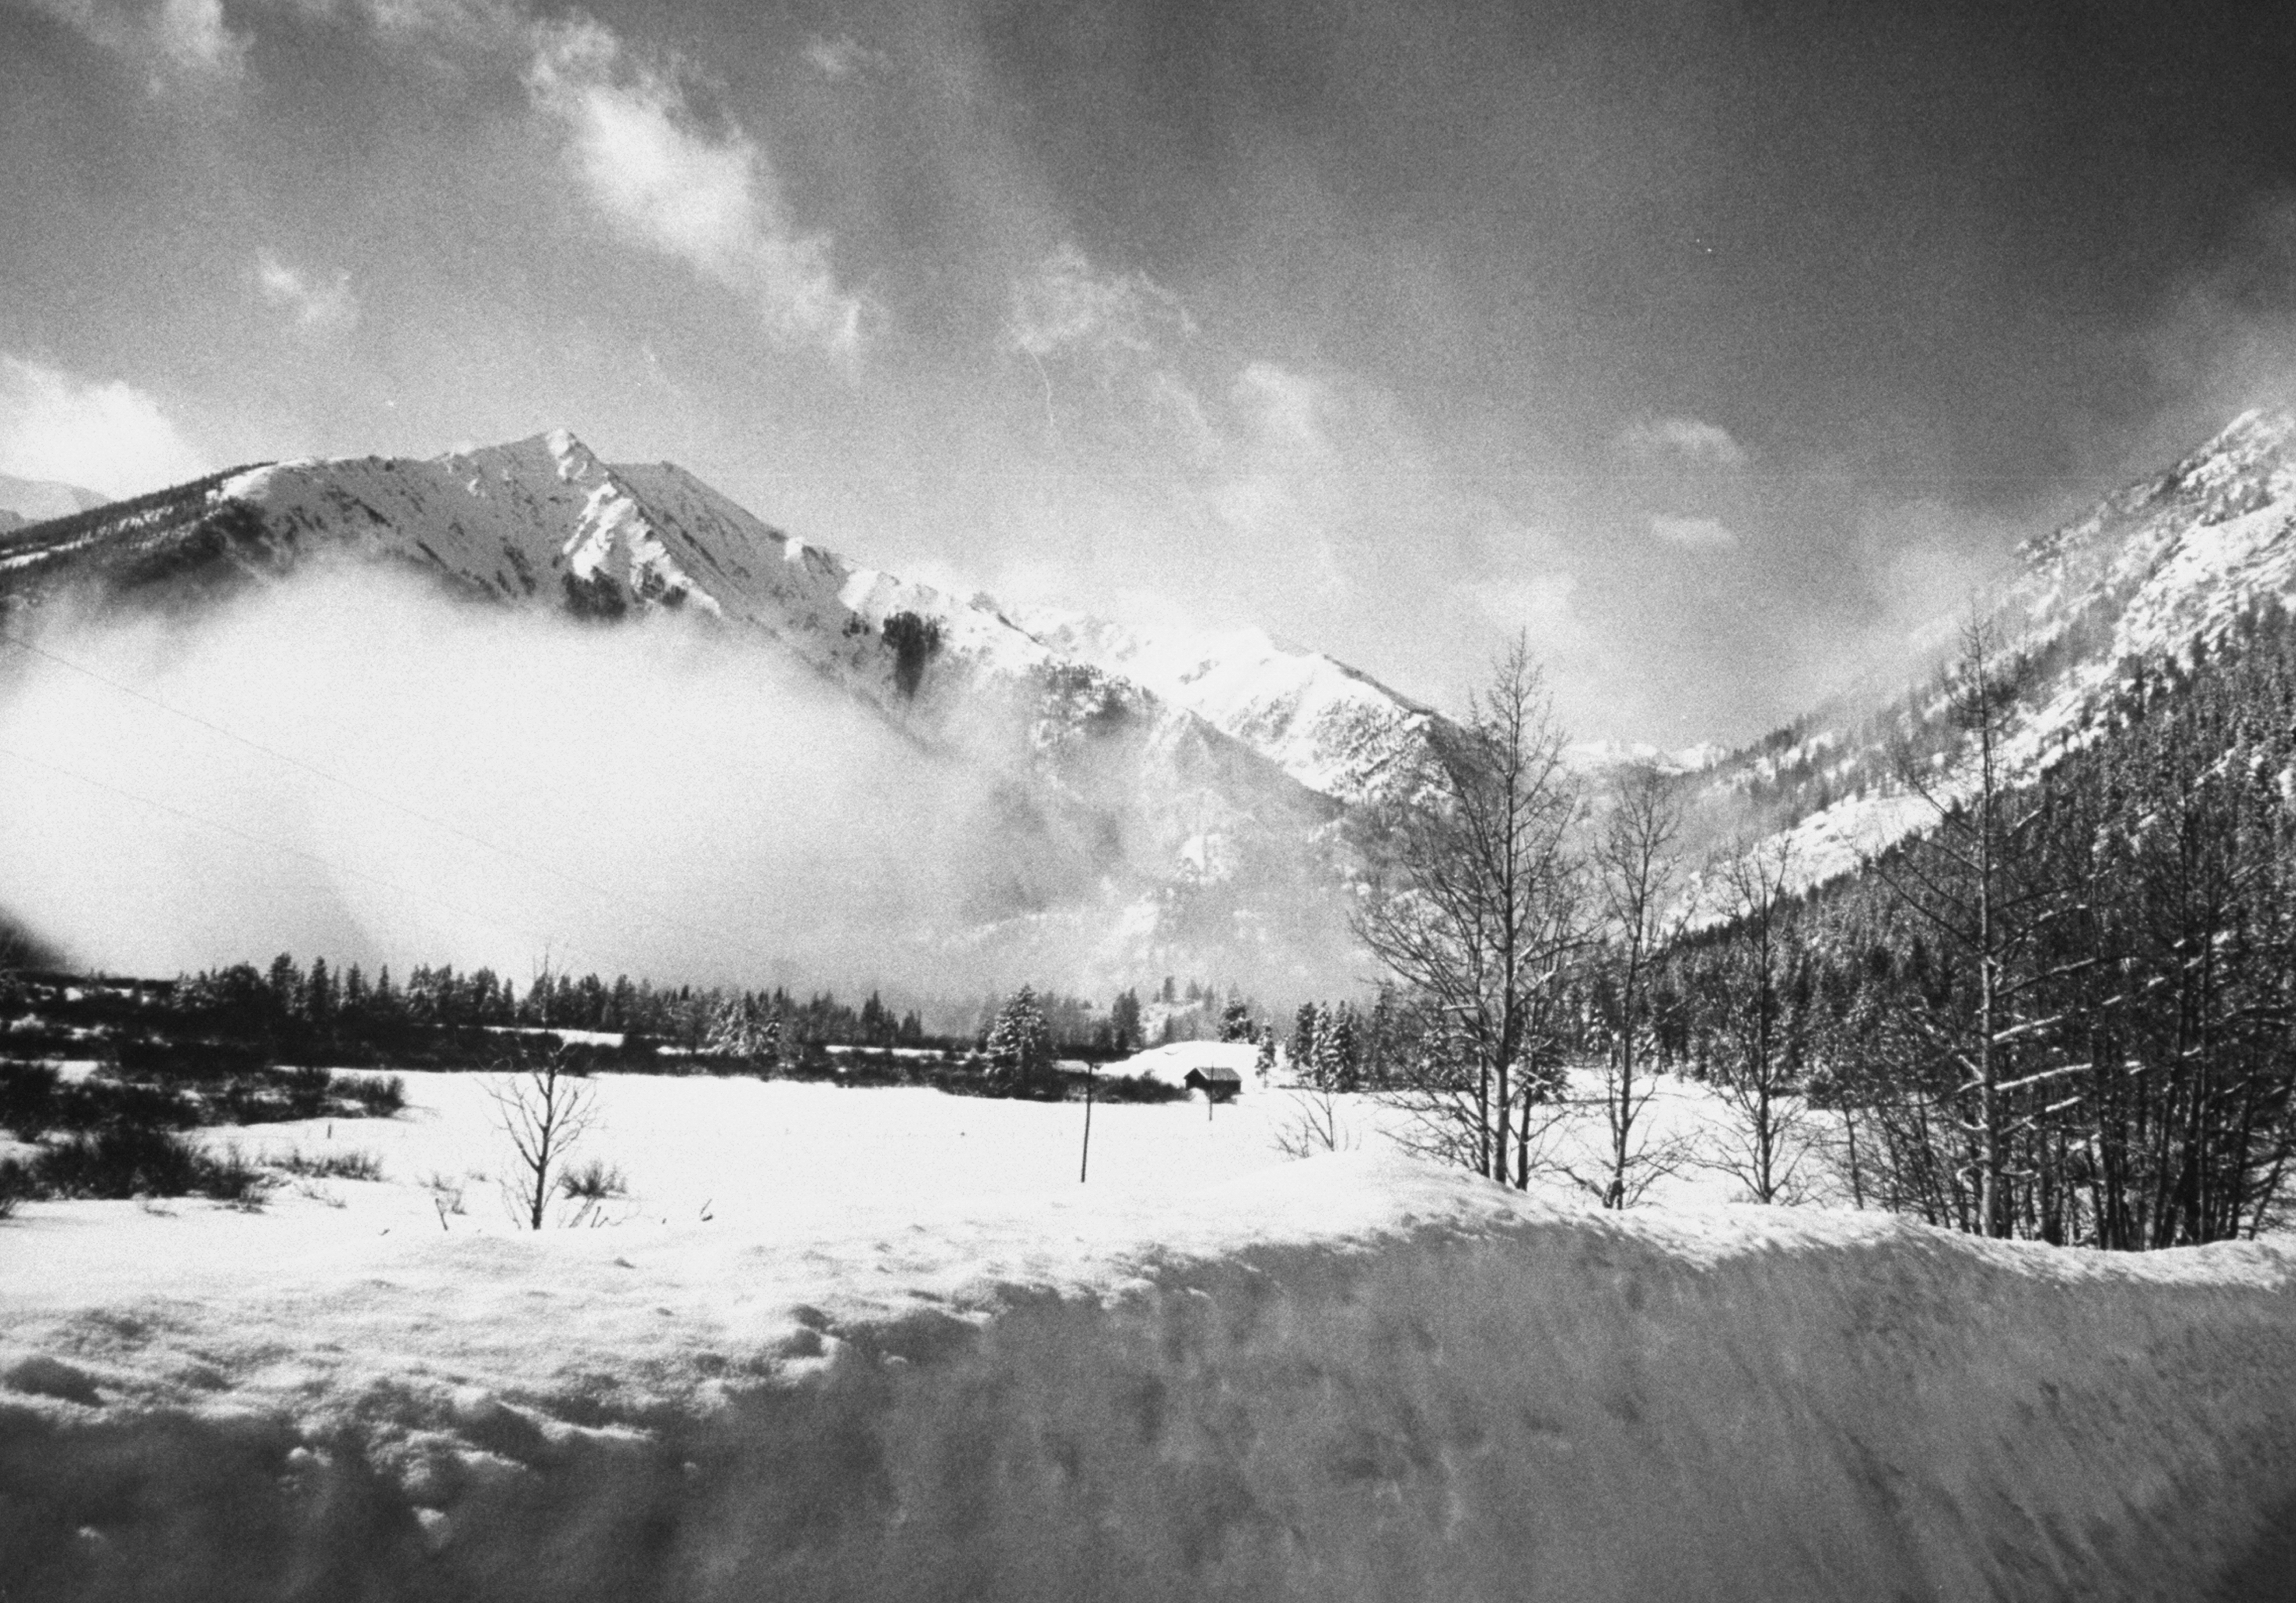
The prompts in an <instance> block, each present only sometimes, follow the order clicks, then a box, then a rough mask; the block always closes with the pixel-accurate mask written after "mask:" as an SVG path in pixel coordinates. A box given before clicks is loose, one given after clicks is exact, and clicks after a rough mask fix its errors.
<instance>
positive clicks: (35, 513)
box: [0, 473, 104, 534]
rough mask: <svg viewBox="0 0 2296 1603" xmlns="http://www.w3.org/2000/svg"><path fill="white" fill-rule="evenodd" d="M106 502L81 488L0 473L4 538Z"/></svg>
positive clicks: (0, 523)
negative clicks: (13, 529)
mask: <svg viewBox="0 0 2296 1603" xmlns="http://www.w3.org/2000/svg"><path fill="white" fill-rule="evenodd" d="M103 502H104V498H103V497H102V496H101V495H97V494H96V493H95V492H94V490H83V489H81V488H80V487H78V485H70V484H58V483H55V482H54V481H53V480H51V479H45V478H15V477H14V476H12V475H11V474H7V473H0V534H5V533H6V532H7V531H8V530H10V529H12V528H23V527H24V526H25V525H27V524H30V523H45V521H47V520H48V519H51V518H68V517H70V515H71V514H72V513H74V512H85V511H90V510H92V509H94V508H95V507H99V506H102V504H103Z"/></svg>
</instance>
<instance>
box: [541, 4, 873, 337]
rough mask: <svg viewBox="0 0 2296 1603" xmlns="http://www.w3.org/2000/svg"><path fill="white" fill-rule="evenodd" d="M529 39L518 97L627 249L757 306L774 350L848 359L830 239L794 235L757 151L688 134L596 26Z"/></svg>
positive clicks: (676, 93)
mask: <svg viewBox="0 0 2296 1603" xmlns="http://www.w3.org/2000/svg"><path fill="white" fill-rule="evenodd" d="M526 86H527V90H528V92H529V94H530V95H531V96H532V97H533V100H534V103H535V105H536V106H537V108H539V109H540V110H541V111H542V112H543V114H544V115H545V117H547V118H548V119H550V121H551V122H552V123H553V124H554V125H555V126H556V127H557V129H558V130H559V132H560V134H561V135H562V136H563V137H564V139H565V142H566V154H567V157H568V159H569V160H570V162H571V163H572V165H573V167H574V169H575V171H576V172H577V173H578V175H579V176H580V177H581V179H582V182H583V184H584V185H585V187H586V189H587V191H588V193H589V198H590V200H592V201H593V202H594V204H595V205H596V206H597V207H598V208H599V209H600V210H602V211H603V212H604V213H605V215H606V216H607V217H608V218H610V219H611V221H612V223H613V224H614V225H615V226H616V227H617V228H618V229H619V230H620V232H621V233H622V234H623V235H624V236H625V237H626V238H627V239H629V240H631V241H634V242H635V243H637V244H640V245H644V246H645V247H647V248H649V249H654V250H658V251H660V252H661V253H662V254H664V255H666V256H669V257H673V258H676V259H677V260H679V261H682V262H684V263H685V265H686V266H688V267H690V268H692V269H693V271H694V272H696V273H698V274H701V276H702V277H704V278H706V279H709V280H710V281H712V282H716V283H718V284H722V285H724V286H725V287H726V288H727V289H729V290H734V292H735V293H737V294H740V295H742V296H743V297H744V298H746V299H749V300H750V301H751V302H753V303H754V304H755V305H756V307H757V308H758V314H759V315H760V316H761V317H762V318H763V319H764V321H765V324H766V327H767V330H768V331H770V332H771V333H772V334H773V335H774V336H775V338H776V339H782V340H784V341H786V342H788V343H791V344H809V345H815V346H818V347H821V348H824V349H826V350H828V351H830V352H832V354H835V355H838V356H851V355H853V354H854V353H855V352H857V350H858V348H859V347H860V344H861V337H862V321H863V317H864V307H863V302H862V299H861V298H860V297H858V296H856V295H853V294H850V293H849V292H848V291H847V290H844V289H843V288H842V287H841V286H840V284H839V282H838V281H837V275H836V273H835V272H834V270H833V269H832V266H831V265H830V259H829V240H828V238H827V236H826V235H822V234H801V233H798V232H797V231H796V229H795V227H794V226H793V225H791V221H790V219H789V217H788V216H787V215H786V213H785V212H784V210H783V206H782V200H781V193H780V185H779V184H778V182H777V181H776V179H775V175H774V170H773V166H772V164H771V162H769V161H768V160H767V157H766V152H765V151H763V150H762V149H761V148H760V147H759V146H758V143H757V142H756V141H754V140H753V139H751V138H750V136H749V135H747V134H745V133H743V132H742V130H741V129H740V128H739V127H728V128H726V129H725V130H723V131H713V130H709V129H705V128H702V127H698V126H697V125H696V122H695V119H694V118H693V113H692V112H691V110H689V109H688V107H687V106H686V103H685V94H684V92H683V91H682V90H681V89H680V88H679V86H678V85H677V83H676V80H675V79H674V78H672V77H671V76H669V75H668V73H667V72H664V71H661V70H656V69H655V68H654V67H652V66H651V65H649V64H647V63H645V62H643V61H633V60H632V59H631V58H630V56H629V55H628V53H627V52H625V51H624V50H623V48H622V45H621V42H620V40H619V39H618V38H617V37H615V36H614V34H613V33H612V32H611V30H609V29H605V28H603V27H601V26H600V25H598V24H597V23H594V22H573V23H566V24H560V25H550V26H545V27H542V28H540V29H537V45H536V48H535V53H534V56H533V59H532V61H530V62H529V65H528V68H527V73H526Z"/></svg>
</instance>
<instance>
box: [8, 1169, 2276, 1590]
mask: <svg viewBox="0 0 2296 1603" xmlns="http://www.w3.org/2000/svg"><path fill="white" fill-rule="evenodd" d="M1150 1219H1151V1215H1148V1214H1147V1213H1146V1212H1144V1210H1142V1209H1141V1208H1140V1206H1139V1205H1138V1204H1136V1203H1135V1204H1132V1205H1130V1206H1090V1205H1087V1204H1085V1203H1082V1202H1079V1203H1077V1204H1074V1205H1071V1206H1060V1205H1057V1204H1054V1203H1049V1202H1046V1201H1044V1200H1042V1199H1037V1200H1034V1201H1031V1202H1030V1203H1029V1204H1028V1205H1026V1206H1017V1205H1011V1204H1007V1205H1005V1206H1002V1207H1001V1208H998V1209H993V1210H992V1209H986V1208H978V1207H976V1208H975V1209H973V1210H972V1211H970V1212H966V1213H962V1214H949V1215H938V1216H935V1217H932V1218H931V1219H929V1220H927V1221H924V1222H920V1223H911V1224H908V1225H902V1226H895V1227H892V1228H890V1229H887V1228H881V1226H873V1225H872V1223H870V1222H858V1223H857V1224H856V1226H855V1227H853V1228H854V1231H855V1233H853V1234H851V1235H849V1236H845V1237H824V1236H821V1235H818V1234H812V1233H808V1234H804V1235H802V1236H792V1237H789V1238H786V1239H775V1238H771V1237H767V1236H761V1235H755V1234H750V1235H742V1236H739V1237H734V1236H712V1235H711V1234H710V1229H711V1227H710V1226H708V1225H692V1226H683V1227H675V1228H667V1227H666V1228H663V1229H660V1230H659V1231H651V1232H642V1231H638V1230H636V1229H634V1228H633V1229H624V1230H616V1231H594V1232H584V1233H574V1232H559V1233H555V1234H546V1235H544V1236H539V1237H531V1238H525V1239H503V1238H499V1237H497V1238H492V1239H459V1238H457V1239H440V1238H432V1239H429V1240H427V1241H422V1242H409V1243H407V1245H406V1246H405V1247H401V1248H398V1249H395V1250H394V1251H391V1252H381V1251H380V1250H379V1249H378V1250H377V1251H374V1252H368V1253H363V1254H361V1255H357V1260H356V1261H355V1262H348V1263H339V1264H335V1265H333V1266H321V1265H317V1264H303V1265H300V1266H296V1265H283V1266H280V1267H277V1268H275V1269H273V1270H272V1271H271V1272H268V1273H267V1274H266V1275H262V1276H257V1277H252V1278H250V1279H249V1280H247V1281H245V1282H244V1283H237V1284H232V1285H218V1286H214V1287H212V1288H205V1290H204V1291H203V1293H202V1295H200V1296H195V1297H194V1296H156V1295H154V1296H143V1297H141V1298H122V1297H120V1296H117V1295H113V1296H108V1297H106V1298H104V1299H102V1301H101V1302H100V1304H97V1305H88V1304H86V1303H85V1302H84V1301H81V1300H76V1299H75V1297H74V1296H72V1295H71V1294H70V1291H69V1289H68V1288H60V1287H57V1286H54V1285H53V1284H52V1285H49V1286H46V1287H31V1288H16V1287H12V1288H10V1290H9V1291H8V1293H7V1294H6V1301H5V1303H4V1304H0V1308H4V1310H5V1312H4V1313H0V1375H4V1377H5V1381H6V1386H7V1387H8V1389H7V1391H6V1392H4V1393H0V1553H4V1554H5V1555H6V1559H7V1562H6V1564H5V1566H4V1567H5V1570H6V1572H7V1581H6V1583H5V1585H6V1590H7V1595H8V1596H9V1597H10V1598H11V1599H22V1598H184V1597H202V1598H204V1597H233V1598H245V1599H254V1598H273V1597H311V1598H347V1597H409V1598H465V1597H467V1598H487V1599H527V1598H535V1599H551V1600H552V1603H570V1600H572V1599H593V1598H594V1599H643V1598H678V1599H717V1598H727V1599H731V1598H752V1597H773V1598H777V1599H813V1598H824V1599H828V1598H837V1599H842V1598H852V1599H863V1598H865V1599H939V1598H959V1597H978V1598H1000V1599H1033V1598H1044V1599H1081V1598H1095V1599H1161V1598H1223V1597H1251V1598H1278V1597H1298V1598H1316V1599H1347V1598H1365V1599H1369V1598H1379V1599H1412V1598H1427V1599H1436V1598H1440V1599H1485V1598H1489V1599H1499V1598H1505V1599H1548V1598H1552V1599H1611V1598H1615V1599H1647V1598H1662V1597H1669V1596H1671V1597H1684V1598H1744V1599H1795V1598H1813V1599H1855V1598H1883V1599H1926V1598H1937V1599H1969V1598H1980V1597H2004V1598H2071V1597H2081V1598H2093V1599H2110V1598H2158V1597H2163V1596H2177V1597H2194V1596H2207V1595H2211V1594H2212V1593H2214V1594H2217V1595H2225V1596H2235V1595H2254V1596H2269V1595H2274V1594H2273V1593H2272V1592H2271V1591H2269V1590H2268V1588H2269V1587H2270V1586H2272V1585H2277V1584H2282V1583H2283V1580H2284V1578H2283V1577H2281V1576H2279V1575H2278V1574H2275V1573H2274V1572H2273V1570H2272V1568H2271V1563H2272V1558H2271V1555H2270V1553H2269V1552H2268V1551H2267V1550H2265V1548H2264V1546H2263V1545H2262V1544H2265V1543H2267V1542H2269V1541H2270V1540H2271V1539H2272V1535H2273V1533H2274V1531H2275V1530H2276V1525H2275V1522H2276V1520H2279V1521H2284V1520H2285V1517H2286V1516H2287V1514H2288V1512H2289V1510H2290V1509H2291V1508H2292V1507H2296V1502H2292V1493H2296V1386H2291V1384H2290V1381H2291V1378H2292V1377H2296V1296H2292V1274H2291V1271H2292V1268H2296V1254H2292V1253H2291V1252H2290V1251H2289V1250H2288V1249H2286V1248H2285V1247H2279V1246H2274V1245H2240V1246H2227V1247H2211V1248H2206V1249H2202V1250H2197V1251H2189V1252H2179V1253H2173V1254H2161V1255H2155V1256H2152V1257H2147V1258H2143V1259H2130V1258H2108V1257H2104V1256H2102V1255H2089V1254H2082V1253H2073V1252H2060V1251H2052V1250H2048V1249H2044V1248H2038V1247H2027V1246H2017V1245H2006V1244H1989V1243H1983V1242H1978V1241H1972V1240H1969V1239H1961V1238H1956V1237H1949V1236H1947V1235H1943V1234H1940V1233H1939V1232H1936V1231H1930V1230H1926V1229H1923V1228H1920V1227H1916V1226H1912V1225H1908V1224H1906V1223H1900V1222H1897V1221H1893V1220H1889V1219H1884V1218H1881V1217H1878V1216H1874V1215H1826V1214H1815V1213H1809V1214H1784V1213H1774V1212H1769V1211H1763V1210H1723V1211H1718V1212H1713V1213H1709V1214H1696V1215H1693V1214H1677V1215H1668V1214H1659V1213H1650V1214H1637V1215H1628V1216H1625V1217H1617V1216H1590V1215H1576V1214H1567V1213H1562V1212H1558V1211H1556V1210H1554V1209H1553V1208H1550V1207H1548V1206H1544V1205H1541V1204H1538V1203H1534V1202H1530V1201H1527V1200H1524V1199H1522V1198H1518V1197H1515V1196H1513V1195H1511V1194H1507V1193H1504V1192H1501V1191H1499V1190H1496V1189H1494V1188H1490V1187H1488V1186H1485V1185H1483V1184H1482V1183H1480V1182H1475V1181H1472V1180H1470V1179H1466V1178H1463V1177H1459V1176H1456V1175H1453V1174H1443V1173H1437V1172H1434V1171H1431V1170H1427V1169H1423V1168H1420V1167H1416V1166H1413V1165H1406V1164H1402V1163H1398V1162H1392V1161H1377V1160H1371V1159H1365V1158H1360V1157H1342V1158H1331V1159H1323V1160H1317V1161H1315V1162H1311V1163H1307V1164H1299V1165H1288V1166H1286V1167H1284V1168H1283V1169H1280V1170H1277V1171H1275V1172H1272V1173H1271V1174H1268V1175H1266V1176H1264V1177H1260V1178H1256V1179H1253V1180H1251V1181H1246V1182H1238V1183H1236V1184H1234V1185H1232V1186H1229V1187H1226V1188H1222V1189H1219V1190H1213V1191H1209V1192H1205V1193H1202V1194H1201V1195H1199V1196H1198V1197H1196V1198H1193V1199H1192V1200H1191V1201H1190V1202H1188V1203H1186V1204H1185V1205H1184V1206H1179V1207H1177V1208H1174V1207H1171V1206H1165V1207H1163V1208H1161V1209H1160V1210H1158V1211H1157V1213H1156V1214H1155V1215H1153V1220H1154V1223H1153V1224H1152V1225H1151V1223H1150ZM2243 1566H2247V1567H2246V1568H2245V1569H2243ZM2259 1577H2260V1578H2259ZM2244 1586H2247V1587H2251V1588H2252V1590H2251V1591H2242V1590H2241V1589H2242V1588H2243V1587H2244Z"/></svg>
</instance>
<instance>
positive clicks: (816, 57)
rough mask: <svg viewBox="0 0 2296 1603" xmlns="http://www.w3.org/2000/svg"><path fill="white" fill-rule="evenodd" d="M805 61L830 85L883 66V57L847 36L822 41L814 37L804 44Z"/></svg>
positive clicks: (817, 36)
mask: <svg viewBox="0 0 2296 1603" xmlns="http://www.w3.org/2000/svg"><path fill="white" fill-rule="evenodd" d="M805 59H806V61H807V62H808V64H809V65H810V66H811V67H812V68H813V70H815V71H816V72H818V73H820V74H821V76H822V77H824V78H827V79H828V80H829V81H830V82H831V83H832V84H841V83H843V82H845V80H846V79H848V78H857V77H858V76H859V75H860V74H861V73H862V72H864V71H867V70H875V69H877V68H880V67H882V66H883V65H884V64H885V58H884V56H883V55H882V54H881V53H879V52H877V51H874V50H872V49H870V48H869V47H868V46H867V45H864V44H862V43H860V42H859V41H858V40H857V39H855V38H854V37H853V36H852V35H851V34H840V35H838V36H837V37H835V38H833V39H824V38H823V37H821V36H820V35H818V34H816V35H815V36H814V37H812V38H809V39H808V40H807V41H806V42H805Z"/></svg>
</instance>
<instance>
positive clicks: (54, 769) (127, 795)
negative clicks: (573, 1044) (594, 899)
mask: <svg viewBox="0 0 2296 1603" xmlns="http://www.w3.org/2000/svg"><path fill="white" fill-rule="evenodd" d="M0 757H13V758H14V759H15V760H16V761H18V762H20V763H29V765H32V766H33V767H35V768H45V769H46V770H47V771H48V772H49V773H56V774H61V775H62V776H63V777H64V778H66V779H69V780H77V781H79V782H80V783H81V784H83V785H87V786H90V787H92V788H94V789H98V790H103V791H108V792H110V793H111V795H113V796H117V797H122V798H124V799H126V800H127V801H132V802H135V803H137V804H139V805H140V806H146V807H152V808H154V809H156V810H158V811H160V812H161V813H166V814H172V815H173V816H175V817H176V818H180V819H182V820H183V821H184V822H186V823H193V824H197V825H199V826H200V827H201V828H202V829H208V830H216V831H217V832H218V833H221V834H225V835H231V836H234V837H236V838H239V839H241V840H244V841H246V842H247V843H248V844H249V845H250V846H261V847H262V848H263V849H264V850H266V851H270V852H284V853H286V854H287V855H289V856H291V857H300V858H303V859H305V860H306V861H307V862H311V863H317V864H319V865H320V866H321V867H322V868H325V869H329V870H332V871H333V872H335V873H339V874H347V875H348V876H349V877H350V878H352V879H364V880H365V881H366V882H367V883H368V884H370V885H378V886H381V887H382V888H383V889H385V890H387V891H389V892H391V893H392V894H393V895H395V896H406V897H407V898H409V899H411V900H413V901H416V902H427V903H429V904H430V905H431V906H433V907H437V908H440V909H443V910H444V911H446V912H451V913H454V914H455V915H456V916H457V917H460V918H464V919H475V920H478V921H479V922H480V923H482V924H489V925H492V926H493V927H494V928H496V929H506V930H509V931H510V932H512V934H514V935H522V936H526V937H528V938H529V940H537V941H543V942H552V941H554V940H556V939H557V938H558V937H557V936H550V935H545V934H543V933H542V932H541V931H539V930H534V929H529V928H526V927H525V926H523V925H520V924H512V923H506V922H504V920H501V919H497V918H493V917H490V916H488V914H486V913H482V912H475V911H473V910H472V909H471V908H467V907H460V906H457V905H456V904H454V903H452V902H444V901H441V900H439V898H438V897H436V896H431V895H430V894H429V893H427V892H424V891H419V890H415V889H413V888H412V887H408V886H404V885H400V884H398V882H396V881H395V880H390V879H384V878H382V877H381V875H379V874H370V873H368V872H367V871H365V870H364V869H356V868H352V867H351V866H349V865H348V863H338V862H336V861H335V860H334V859H333V858H332V857H328V856H325V855H322V854H320V853H317V852H313V851H307V850H306V849H304V848H303V847H300V846H289V845H287V844H286V843H285V842H283V841H278V840H273V839H270V838H267V837H265V836H261V835H257V834H254V833H252V832H250V831H249V830H242V829H240V828H238V827H237V826H236V825H234V824H227V823H218V822H217V821H216V820H214V819H212V818H202V817H201V816H200V815H199V814H196V813H188V812H185V811H184V809H183V808H181V807H178V806H174V805H172V804H171V803H168V802H163V801H160V799H158V798H157V797H150V796H144V795H142V794H140V793H138V792H136V791H134V790H130V789H127V788H126V787H124V786H120V785H115V784H111V782H109V781H104V780H100V779H96V778H94V776H93V775H90V774H86V773H79V772H78V770H76V769H71V768H66V767H64V766H63V765H61V764H58V763H51V762H49V761H47V760H46V759H45V758H44V757H30V756H28V755H27V754H25V753H23V752H21V751H16V750H12V749H11V748H8V747H5V746H0Z"/></svg>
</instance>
